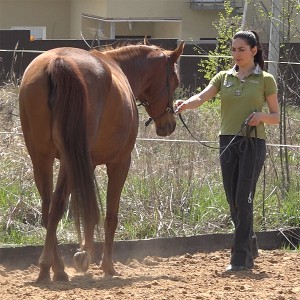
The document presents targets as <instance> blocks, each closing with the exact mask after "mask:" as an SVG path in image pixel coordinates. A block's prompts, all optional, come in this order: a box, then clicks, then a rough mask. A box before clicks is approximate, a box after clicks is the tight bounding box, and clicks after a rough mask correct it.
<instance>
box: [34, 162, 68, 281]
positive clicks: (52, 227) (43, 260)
mask: <svg viewBox="0 0 300 300" xmlns="http://www.w3.org/2000/svg"><path fill="white" fill-rule="evenodd" d="M69 195H70V191H69V189H68V184H67V176H66V171H65V168H64V167H63V166H62V164H61V166H60V170H59V174H58V179H57V185H56V189H55V191H54V193H53V197H52V201H51V206H50V210H49V217H48V224H47V234H46V240H45V245H44V249H43V252H42V255H41V257H40V259H39V266H40V273H39V276H38V279H37V282H42V281H45V280H48V279H49V278H50V267H51V266H52V270H53V272H54V277H53V280H55V281H67V280H68V275H67V273H65V271H64V263H63V261H62V259H61V257H60V255H59V253H58V243H57V236H56V230H57V225H58V222H59V221H60V220H61V218H62V215H63V213H64V208H65V203H66V199H67V198H68V196H69Z"/></svg>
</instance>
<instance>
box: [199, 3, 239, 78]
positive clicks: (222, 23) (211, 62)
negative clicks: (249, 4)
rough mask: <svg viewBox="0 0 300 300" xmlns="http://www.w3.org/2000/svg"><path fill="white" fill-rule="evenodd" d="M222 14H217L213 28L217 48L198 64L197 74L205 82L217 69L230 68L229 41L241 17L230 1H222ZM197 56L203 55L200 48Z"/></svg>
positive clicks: (236, 29) (237, 27) (237, 28)
mask: <svg viewBox="0 0 300 300" xmlns="http://www.w3.org/2000/svg"><path fill="white" fill-rule="evenodd" d="M224 9H225V10H224V13H223V12H220V13H219V20H218V22H216V23H214V24H213V26H214V27H215V28H216V29H217V32H218V37H217V46H216V49H215V50H213V51H209V52H208V58H205V59H201V61H200V62H199V67H200V68H199V72H201V73H204V78H205V79H207V80H210V79H212V77H213V76H214V75H215V74H216V73H217V71H218V70H219V68H224V69H225V70H226V69H229V68H230V67H231V66H232V58H231V40H232V37H233V36H234V34H235V33H236V32H237V31H238V30H239V28H240V26H241V20H242V17H241V16H240V15H236V14H235V13H234V8H233V6H232V5H231V1H224ZM197 50H198V52H199V54H203V53H204V52H203V50H202V49H201V48H198V49H197Z"/></svg>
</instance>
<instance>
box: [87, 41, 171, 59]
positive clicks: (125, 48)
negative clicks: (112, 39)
mask: <svg viewBox="0 0 300 300" xmlns="http://www.w3.org/2000/svg"><path fill="white" fill-rule="evenodd" d="M151 50H156V51H161V52H163V53H164V54H166V55H168V54H170V53H171V52H172V51H171V50H165V49H163V48H162V47H160V46H156V45H144V44H143V43H137V44H135V45H132V44H129V43H124V44H122V45H118V46H117V47H114V46H113V45H112V44H110V45H105V46H103V47H102V48H101V49H97V48H95V49H91V52H92V53H94V54H95V55H97V53H101V54H108V55H111V56H123V57H124V59H128V58H130V57H131V56H135V55H136V54H138V53H141V52H145V53H147V52H150V51H151Z"/></svg>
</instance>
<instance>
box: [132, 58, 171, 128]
mask: <svg viewBox="0 0 300 300" xmlns="http://www.w3.org/2000/svg"><path fill="white" fill-rule="evenodd" d="M162 54H163V56H164V57H165V61H166V66H167V67H166V68H167V82H166V86H165V87H164V88H163V90H162V92H161V94H163V93H164V92H165V90H167V93H168V104H167V108H166V110H165V111H164V112H162V113H161V114H160V115H159V116H157V117H150V118H149V119H148V121H146V122H145V126H148V125H149V124H150V123H151V122H152V121H153V120H158V119H160V118H161V117H162V116H163V115H164V114H166V113H172V114H175V111H174V108H173V100H172V99H171V97H170V82H169V76H170V74H169V70H170V65H169V62H168V58H167V57H166V55H165V53H163V52H162ZM158 101H160V97H158V99H157V100H156V101H154V102H152V103H149V102H147V101H140V104H138V105H137V106H140V105H142V106H144V107H147V106H148V107H151V105H154V104H155V103H157V102H158Z"/></svg>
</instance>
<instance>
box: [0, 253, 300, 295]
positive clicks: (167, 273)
mask: <svg viewBox="0 0 300 300" xmlns="http://www.w3.org/2000/svg"><path fill="white" fill-rule="evenodd" d="M228 261H229V252H228V251H218V252H213V253H197V254H194V255H189V254H186V255H183V256H176V257H170V258H159V257H146V258H145V259H144V260H143V261H140V262H138V261H136V260H131V261H129V262H128V263H127V264H120V263H116V267H117V270H118V271H119V272H120V273H122V275H121V276H119V277H113V278H111V277H104V276H103V273H102V272H101V271H100V270H99V267H98V266H97V265H95V264H94V265H92V268H91V269H90V270H89V271H88V272H87V273H86V274H84V275H82V274H78V273H76V272H75V270H74V269H73V268H67V272H68V274H69V275H70V281H69V282H67V283H54V282H52V283H50V284H49V285H46V286H45V285H44V286H43V285H37V284H35V283H34V280H35V278H36V277H37V274H38V268H37V267H36V266H32V267H30V268H28V269H26V270H11V271H9V270H7V269H5V268H4V267H1V266H0V299H3V300H4V299H5V300H23V299H24V300H25V299H26V300H28V299H35V300H37V299H43V300H50V299H51V300H63V299H64V300H72V299H80V300H83V299H88V300H91V299H107V300H108V299H134V300H136V299H137V300H140V299H141V300H142V299H143V300H144V299H155V300H156V299H157V300H158V299H159V300H169V299H180V300H182V299H191V300H192V299H193V300H194V299H203V300H204V299H205V300H206V299H209V300H212V299H220V300H227V299H230V300H238V299H251V300H252V299H255V300H264V299H266V300H296V299H300V253H299V252H298V253H295V252H285V251H281V250H276V251H260V256H259V258H258V259H257V260H256V267H255V268H254V269H253V270H252V271H242V272H239V273H235V274H230V273H226V272H224V268H225V267H226V265H227V264H228Z"/></svg>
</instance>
